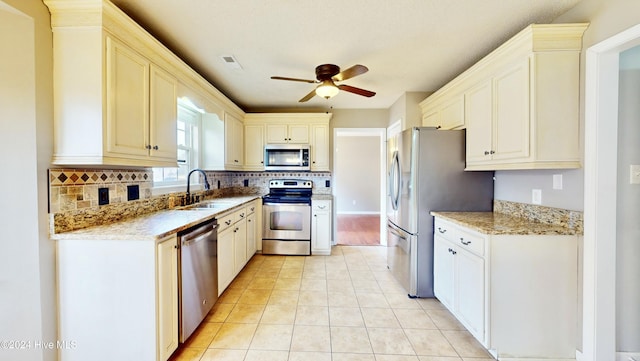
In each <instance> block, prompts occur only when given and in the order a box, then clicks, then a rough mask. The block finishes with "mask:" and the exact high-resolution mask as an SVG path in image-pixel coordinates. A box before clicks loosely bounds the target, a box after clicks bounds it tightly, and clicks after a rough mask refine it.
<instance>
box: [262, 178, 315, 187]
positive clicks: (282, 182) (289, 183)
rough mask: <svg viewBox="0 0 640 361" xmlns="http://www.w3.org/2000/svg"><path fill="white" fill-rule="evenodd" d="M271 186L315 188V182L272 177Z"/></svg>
mask: <svg viewBox="0 0 640 361" xmlns="http://www.w3.org/2000/svg"><path fill="white" fill-rule="evenodd" d="M269 188H303V189H304V188H313V182H312V181H310V180H304V179H272V180H271V181H269Z"/></svg>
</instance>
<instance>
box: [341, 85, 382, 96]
mask: <svg viewBox="0 0 640 361" xmlns="http://www.w3.org/2000/svg"><path fill="white" fill-rule="evenodd" d="M338 88H339V89H340V90H344V91H346V92H349V93H353V94H358V95H362V96H364V97H368V98H371V97H372V96H374V95H376V93H375V92H372V91H369V90H364V89H360V88H356V87H353V86H349V85H344V84H341V85H338Z"/></svg>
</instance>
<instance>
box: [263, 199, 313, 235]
mask: <svg viewBox="0 0 640 361" xmlns="http://www.w3.org/2000/svg"><path fill="white" fill-rule="evenodd" d="M262 211H263V216H264V218H263V222H262V224H263V229H262V238H263V239H277V240H304V241H308V240H311V207H310V206H309V205H308V204H286V203H265V204H264V205H263V206H262Z"/></svg>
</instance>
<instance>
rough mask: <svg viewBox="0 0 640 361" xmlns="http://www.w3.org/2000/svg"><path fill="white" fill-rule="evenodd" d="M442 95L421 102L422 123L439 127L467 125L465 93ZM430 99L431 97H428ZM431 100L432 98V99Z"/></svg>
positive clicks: (454, 127)
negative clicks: (424, 102) (423, 102)
mask: <svg viewBox="0 0 640 361" xmlns="http://www.w3.org/2000/svg"><path fill="white" fill-rule="evenodd" d="M448 95H449V94H447V97H444V96H441V97H440V98H439V99H435V98H434V99H433V102H427V103H426V104H421V106H422V107H423V114H424V115H423V117H422V125H423V126H425V127H435V128H438V129H460V128H461V127H464V125H465V112H464V95H455V96H448ZM427 99H429V98H427ZM430 100H431V99H430Z"/></svg>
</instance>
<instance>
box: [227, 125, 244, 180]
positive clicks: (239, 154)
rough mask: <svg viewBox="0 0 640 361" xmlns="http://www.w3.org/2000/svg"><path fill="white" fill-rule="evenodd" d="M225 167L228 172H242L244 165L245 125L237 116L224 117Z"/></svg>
mask: <svg viewBox="0 0 640 361" xmlns="http://www.w3.org/2000/svg"><path fill="white" fill-rule="evenodd" d="M224 142H225V143H224V144H225V148H224V149H225V153H224V165H225V169H228V170H242V167H243V165H244V125H243V124H242V120H240V119H238V118H237V117H236V116H234V115H232V114H230V113H225V115H224Z"/></svg>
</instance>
